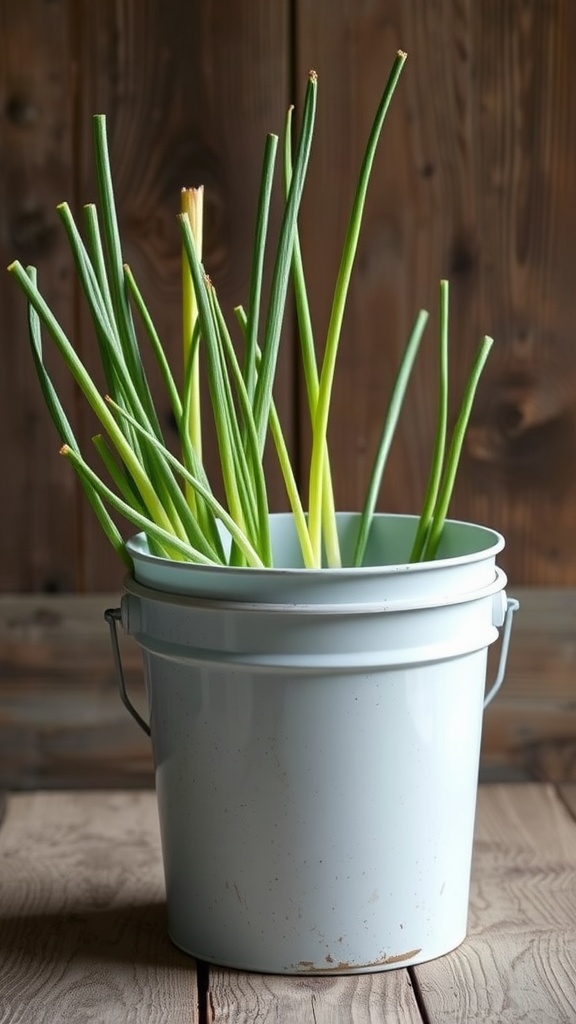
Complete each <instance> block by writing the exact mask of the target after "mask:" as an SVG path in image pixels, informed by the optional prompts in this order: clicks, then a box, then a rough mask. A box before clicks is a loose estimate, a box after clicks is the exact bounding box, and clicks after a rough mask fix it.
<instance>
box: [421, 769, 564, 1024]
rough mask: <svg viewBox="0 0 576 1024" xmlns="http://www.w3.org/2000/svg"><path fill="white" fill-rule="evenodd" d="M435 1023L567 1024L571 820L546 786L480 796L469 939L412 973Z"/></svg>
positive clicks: (488, 790)
mask: <svg viewBox="0 0 576 1024" xmlns="http://www.w3.org/2000/svg"><path fill="white" fill-rule="evenodd" d="M415 973H416V977H417V978H418V981H419V984H420V987H421V990H422V995H423V998H424V1002H425V1005H426V1008H427V1011H428V1013H429V1016H430V1020H431V1021H433V1022H434V1024H453V1022H454V1021H455V1020H466V1022H467V1024H474V1022H478V1024H480V1022H481V1024H484V1022H485V1021H498V1022H499V1024H518V1021H526V1022H530V1024H531V1022H532V1021H534V1022H536V1021H538V1022H540V1021H542V1022H543V1024H544V1022H545V1024H548V1022H549V1024H571V1022H572V1021H573V1020H574V1005H575V1001H576V980H575V979H576V822H575V821H574V819H573V818H572V817H571V816H570V815H569V814H568V812H567V810H566V807H565V806H564V805H563V803H562V802H561V800H560V799H559V797H558V795H557V793H556V791H555V789H554V788H553V787H552V786H542V785H534V784H528V785H521V786H486V787H482V788H481V789H480V793H479V800H478V817H477V826H476V836H475V847H474V866H473V875H472V888H471V903H470V917H469V935H468V939H467V940H466V941H465V943H464V944H463V945H462V946H461V947H460V949H459V950H457V951H456V952H454V953H452V954H450V955H448V956H446V957H442V958H440V959H439V960H436V961H434V962H433V963H429V964H424V965H422V966H420V967H417V968H415Z"/></svg>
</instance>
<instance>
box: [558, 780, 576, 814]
mask: <svg viewBox="0 0 576 1024" xmlns="http://www.w3.org/2000/svg"><path fill="white" fill-rule="evenodd" d="M558 790H559V792H560V795H561V797H562V799H563V801H564V803H565V804H566V806H567V807H568V809H569V811H570V812H571V814H573V815H574V818H576V782H567V783H564V784H563V785H562V786H559V787H558Z"/></svg>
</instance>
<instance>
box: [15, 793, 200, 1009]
mask: <svg viewBox="0 0 576 1024" xmlns="http://www.w3.org/2000/svg"><path fill="white" fill-rule="evenodd" d="M0 857H1V863H2V880H3V885H2V895H1V902H0V913H1V916H0V953H1V962H0V977H1V984H0V1018H1V1019H2V1021H3V1022H4V1024H24V1022H27V1021H34V1024H54V1022H55V1021H60V1020H61V1021H66V1022H69V1024H87V1022H89V1021H93V1022H94V1024H97V1022H98V1024H100V1022H103V1021H106V1024H140V1022H141V1021H143V1020H146V1022H147V1024H165V1022H166V1021H170V1024H194V1022H196V1021H197V1018H196V1015H195V1011H196V985H195V969H194V961H193V960H192V959H191V958H189V957H186V956H184V954H181V953H179V952H177V950H176V949H175V948H174V947H173V946H172V945H171V943H170V941H169V940H168V937H167V933H166V920H165V910H164V884H163V875H162V867H161V858H160V843H159V836H158V825H157V815H156V806H155V799H154V796H153V794H134V793H132V794H119V793H118V794H109V793H92V794H88V793H82V794H76V795H71V794H65V793H59V794H56V793H53V794H42V795H38V794H31V795H19V796H13V797H11V799H10V803H9V809H8V815H7V819H6V822H5V823H4V826H3V828H2V830H1V831H0Z"/></svg>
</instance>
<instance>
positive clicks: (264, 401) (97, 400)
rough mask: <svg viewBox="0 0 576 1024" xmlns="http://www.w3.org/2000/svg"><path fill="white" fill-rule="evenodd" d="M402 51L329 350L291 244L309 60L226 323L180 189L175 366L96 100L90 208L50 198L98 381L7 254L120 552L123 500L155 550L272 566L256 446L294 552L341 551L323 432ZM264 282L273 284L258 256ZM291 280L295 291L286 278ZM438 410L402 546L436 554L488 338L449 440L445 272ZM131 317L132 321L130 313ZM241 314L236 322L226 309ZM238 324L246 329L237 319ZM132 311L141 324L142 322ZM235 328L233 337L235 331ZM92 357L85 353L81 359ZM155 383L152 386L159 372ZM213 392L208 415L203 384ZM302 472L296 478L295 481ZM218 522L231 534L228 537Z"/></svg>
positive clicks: (392, 401) (387, 422)
mask: <svg viewBox="0 0 576 1024" xmlns="http://www.w3.org/2000/svg"><path fill="white" fill-rule="evenodd" d="M405 59H406V54H405V53H403V52H398V54H397V55H396V58H395V59H394V61H393V64H392V68H391V71H390V74H389V76H388V80H387V82H386V85H385V88H384V91H383V94H382V97H381V99H380V102H379V105H378V108H377V111H376V115H375V118H374V122H373V125H372V129H371V131H370V134H369V138H368V142H367V145H366V148H365V152H364V155H363V159H362V162H361V166H360V171H359V177H358V182H357V185H356V189H355V192H354V195H353V200H352V207H351V211H350V215H349V220H348V225H347V230H346V234H345V238H344V242H343V247H342V252H341V256H340V262H339V269H338V273H337V276H336V281H335V284H334V289H333V298H332V305H331V310H330V317H329V322H328V327H327V333H326V338H325V342H324V345H323V354H322V359H321V362H319V358H318V354H317V351H316V346H315V333H317V332H315V329H314V326H313V323H312V316H311V310H310V302H309V289H308V286H307V282H306V275H305V269H304V262H305V261H304V254H303V253H302V248H301V243H300V233H299V227H298V217H299V211H300V205H301V200H302V196H303V191H304V187H305V181H306V175H307V170H308V164H309V160H310V154H311V147H312V140H313V133H314V123H315V117H316V103H317V77H316V74H315V72H310V74H309V76H308V82H307V87H306V90H305V96H304V102H303V108H302V116H301V121H300V127H299V133H296V134H297V138H296V140H295V145H294V153H293V146H292V139H293V134H295V133H294V125H293V110H292V108H290V110H289V111H288V113H287V116H286V120H285V125H284V152H283V179H284V180H283V188H281V194H282V196H283V212H282V216H281V218H280V227H279V230H278V233H277V236H276V237H275V239H272V240H271V239H270V237H269V220H270V210H271V204H272V202H273V199H274V185H275V180H274V176H275V165H276V154H277V147H278V137H277V136H276V135H268V137H267V139H266V142H265V147H264V156H263V162H262V170H261V176H260V185H259V192H258V197H257V209H256V218H255V225H254V236H253V246H252V256H251V261H250V278H249V294H248V302H247V305H246V312H245V308H244V307H243V306H237V307H236V309H235V310H234V313H235V316H236V319H237V321H238V323H237V324H233V325H234V327H235V330H236V337H235V336H234V333H233V331H232V329H231V327H229V326H228V321H227V319H226V317H225V315H224V312H223V311H222V309H221V306H220V303H219V301H218V296H217V294H216V289H215V288H214V286H213V284H212V281H211V280H210V278H209V276H208V273H207V271H206V269H205V267H204V264H203V257H202V248H203V227H202V222H203V189H202V187H200V188H198V189H194V188H186V189H183V190H182V192H181V200H180V213H179V214H178V221H179V223H178V222H176V220H175V236H177V229H178V227H179V229H180V247H181V253H182V270H181V287H182V365H181V366H180V367H178V368H177V369H175V368H174V367H172V366H170V364H169V361H168V358H167V355H166V351H165V349H164V346H163V343H162V339H161V338H160V337H159V335H158V332H157V330H156V327H155V325H154V323H153V320H152V317H151V315H150V312H149V308H148V306H147V303H146V299H145V297H144V295H143V293H142V291H141V289H140V287H139V285H138V283H137V281H136V279H135V277H134V274H133V272H132V270H131V269H130V267H128V266H127V265H126V263H125V262H124V259H123V255H122V245H121V238H120V231H119V227H118V213H117V210H116V203H115V197H114V187H113V181H112V172H111V166H110V154H109V151H108V140H107V130H106V118H105V117H104V115H96V116H95V117H94V121H93V124H94V136H93V138H94V151H95V164H96V180H97V193H98V202H97V204H92V203H90V204H87V205H86V206H85V207H84V219H83V224H81V225H80V226H78V225H77V223H76V221H75V219H74V216H73V214H72V211H71V210H70V208H69V206H68V205H67V203H61V204H60V206H59V207H58V212H59V215H60V218H61V221H62V224H63V227H64V230H65V232H66V235H67V239H68V243H69V246H70V251H71V253H72V257H73V260H74V263H75V267H76V272H77V275H78V281H79V284H80V286H81V290H82V293H83V296H84V300H85V302H86V305H87V308H88V311H89V314H90V317H91V319H92V323H93V325H94V331H95V337H96V345H97V350H98V354H99V357H100V363H101V371H102V374H103V377H104V379H105V381H106V390H107V392H108V394H106V395H103V394H101V393H100V389H99V387H97V385H96V383H95V381H94V379H93V377H92V376H91V374H90V373H89V372H88V369H87V366H86V365H85V363H84V362H83V361H82V359H81V358H80V356H79V354H78V352H77V350H76V348H75V346H74V345H73V344H72V342H71V340H70V339H69V338H68V336H67V335H66V333H65V331H64V330H63V329H62V327H61V325H60V323H59V321H58V319H57V318H56V317H55V315H54V313H53V312H52V310H51V309H50V307H49V305H48V304H47V302H46V300H45V299H44V298H43V296H42V294H41V292H40V290H39V287H38V282H37V276H36V271H35V269H34V268H33V267H28V268H26V269H25V268H24V267H23V266H22V265H21V264H20V263H19V262H18V261H17V260H16V261H14V262H13V263H12V264H11V265H10V267H9V270H10V272H11V274H12V275H13V276H14V278H15V279H16V281H17V283H18V284H19V286H20V288H21V289H22V290H23V292H24V294H25V296H26V298H27V301H28V327H29V335H30V343H31V349H32V358H33V362H34V366H35V369H36V373H37V376H38V380H39V383H40V388H41V391H42V394H43V396H44V400H45V402H46V405H47V407H48V410H49V413H50V415H51V417H52V420H53V422H54V424H55V427H56V430H57V432H58V434H59V436H60V441H61V445H62V448H61V451H62V454H63V455H64V456H65V457H66V458H67V459H68V461H69V462H70V463H71V465H72V466H73V468H74V470H75V472H76V473H77V475H78V479H79V481H80V484H81V486H82V487H83V489H84V491H85V493H86V495H87V497H88V500H89V502H90V504H91V505H92V508H93V509H94V512H95V514H96V516H97V518H98V521H99V522H100V524H101V526H102V529H103V530H104V533H105V534H106V536H107V537H108V539H109V540H110V542H111V544H112V545H113V547H114V548H115V550H116V551H117V552H118V554H119V555H120V556H121V557H122V558H123V559H124V560H125V561H126V562H127V564H128V565H130V559H129V557H128V555H127V552H126V548H125V544H124V540H123V539H122V535H121V533H120V531H119V529H118V527H117V525H116V523H115V521H114V519H113V518H112V514H114V515H115V516H118V515H119V516H121V517H122V518H124V520H126V522H128V523H129V524H130V525H131V527H137V528H139V529H141V530H143V531H144V533H145V534H146V537H147V540H148V545H149V549H150V550H151V551H153V552H154V553H155V554H159V555H161V556H162V557H165V558H172V559H178V560H185V561H192V562H197V563H199V564H202V565H235V566H240V567H247V568H250V567H252V568H254V567H257V568H262V567H264V566H271V565H272V544H271V535H270V514H269V494H268V484H267V479H266V475H265V471H264V466H263V462H264V452H265V448H266V445H267V444H268V442H269V441H270V442H271V443H272V445H273V447H274V449H275V452H276V456H277V459H278V465H279V468H280V473H281V475H282V479H283V481H284V486H285V490H286V495H287V498H288V501H289V505H290V508H291V510H292V514H293V517H294V524H295V528H296V531H297V535H298V538H299V542H300V547H301V552H302V564H303V565H304V566H305V567H306V568H309V569H314V568H320V567H321V566H322V564H324V563H325V564H326V565H328V566H329V567H338V566H340V564H341V552H340V545H339V538H338V529H337V516H336V505H335V498H334V491H333V485H332V470H331V461H330V452H329V447H328V423H329V414H330V403H331V396H332V390H333V385H334V378H335V372H336V362H337V354H338V349H339V345H340V338H341V333H342V326H343V320H344V313H345V307H346V301H347V295H348V290H349V285H350V280H351V275H352V270H353V265H354V260H355V256H356V252H357V247H358V241H359V236H360V230H361V225H362V219H363V213H364V207H365V201H366V195H367V189H368V184H369V180H370V177H371V172H372V167H373V162H374V157H375V153H376V148H377V146H378V143H379V139H380V134H381V131H382V128H383V125H384V121H385V118H386V114H387V112H388V109H389V106H390V102H391V99H392V96H393V93H394V91H395V89H396V86H397V83H398V80H399V77H400V74H401V72H402V68H403V66H404V62H405ZM267 261H268V262H269V264H270V267H271V271H270V275H269V278H270V283H269V284H268V285H267V286H266V287H265V283H264V282H265V278H266V279H267V278H268V275H265V272H264V271H265V266H266V263H267ZM291 285H292V289H293V292H292V293H290V292H289V289H290V286H291ZM289 294H293V297H294V302H295V308H296V327H297V331H298V337H299V345H298V350H297V351H298V358H299V360H300V361H301V366H302V370H303V377H304V381H305V387H306V396H307V403H308V415H309V420H310V426H311V435H312V437H311V442H312V444H311V455H310V465H309V466H308V467H307V471H306V469H305V470H304V472H303V476H304V477H305V478H306V484H307V498H308V507H307V510H306V506H305V502H304V500H303V497H302V494H303V491H305V487H304V486H303V484H302V481H300V482H299V481H298V472H297V469H296V467H295V465H294V463H293V461H291V458H290V454H289V446H288V444H287V441H286V438H285V436H284V432H283V429H282V423H281V420H280V416H279V414H278V409H277V405H276V402H275V399H274V389H275V385H276V376H277V366H278V354H279V347H280V343H281V337H282V333H283V329H284V328H285V312H286V304H287V301H288V296H289ZM426 319H427V313H426V312H425V311H423V310H421V311H420V312H419V313H418V316H417V317H416V320H415V322H414V325H413V327H412V330H411V333H410V335H409V337H408V340H407V343H406V346H405V348H404V352H403V355H402V358H401V360H400V365H399V369H398V370H397V373H396V377H395V380H394V382H393V385H392V389H391V394H390V398H389V401H388V409H387V412H386V415H385V417H384V422H383V426H382V431H381V435H380V439H379V444H378V447H377V450H376V454H375V457H374V463H373V466H372V471H371V474H370V478H369V481H368V485H367V489H366V496H365V499H364V503H363V509H362V513H361V516H360V525H359V531H358V539H357V544H356V549H355V552H354V556H353V564H354V565H361V564H362V562H363V559H364V555H365V548H366V544H367V541H368V538H369V534H370V527H371V523H372V520H373V516H374V512H375V509H376V506H377V503H378V500H379V496H380V494H381V490H382V482H383V476H384V472H385V468H386V464H387V461H388V456H389V453H390V450H391V446H392V443H393V439H394V436H395V432H396V429H397V425H398V422H399V417H400V414H401V411H402V408H403V403H404V398H405V394H406V390H407V387H408V384H409V380H410V376H411V373H412V370H413V367H414V364H415V360H416V357H417V353H418V351H419V347H420V343H421V340H422V336H423V332H424V327H425V323H426ZM439 319H440V332H439V335H440V337H439V348H438V410H437V423H436V436H435V441H434V446H433V452H432V460H431V468H430V472H429V477H428V482H427V487H426V492H425V496H424V501H423V507H422V513H421V516H420V519H419V523H418V528H417V531H416V536H415V539H414V544H413V550H412V559H413V560H420V559H430V558H434V557H436V553H437V550H438V545H439V543H440V539H441V535H442V530H443V526H444V522H445V518H446V515H447V511H448V507H449V503H450V500H451V496H452V492H453V489H454V484H455V479H456V473H457V468H458V464H459V459H460V456H461V452H462V446H463V442H464V436H465V432H466V428H467V425H468V422H469V418H470V413H471V409H472V403H473V400H474V395H475V392H476V389H477V386H478V382H479V380H480V376H481V373H482V371H483V368H484V365H485V362H486V358H487V356H488V351H489V349H490V346H491V344H492V342H491V339H489V338H487V337H486V338H484V341H483V343H482V344H481V346H480V349H479V351H478V353H477V356H476V358H475V360H474V363H473V366H472V369H471V372H470V377H469V380H468V382H467V384H466V387H465V389H464V395H463V399H462V404H461V408H460V412H459V414H458V417H457V420H456V423H455V427H454V430H453V434H452V438H451V441H450V445H449V447H448V450H447V424H448V283H447V282H446V281H442V282H441V285H440V313H439ZM135 320H136V323H135ZM232 322H233V321H232ZM238 324H239V325H240V331H239V332H238ZM136 327H137V328H138V332H137V329H136ZM43 331H44V332H45V333H46V335H47V336H48V337H49V338H50V339H51V341H52V343H53V345H54V347H55V349H56V350H57V352H58V353H59V354H60V356H61V358H62V359H63V361H64V364H65V366H66V367H67V369H68V372H69V373H70V375H71V376H72V378H73V380H74V381H75V382H76V384H77V385H78V388H79V390H80V394H81V395H82V396H83V398H84V399H85V401H86V402H87V403H88V405H89V406H90V407H91V409H92V410H93V411H94V413H95V414H96V417H97V418H98V420H99V422H100V426H101V432H98V433H96V434H95V436H94V437H93V438H92V443H93V448H92V449H91V451H92V454H93V455H94V453H95V457H96V458H97V463H98V469H99V471H100V470H101V471H102V472H103V474H104V476H105V478H106V480H107V481H108V482H104V479H102V478H101V476H100V475H99V472H96V470H95V469H93V468H92V465H90V464H89V463H88V461H87V459H86V458H85V455H84V453H83V452H82V451H81V450H80V445H79V444H78V441H77V439H76V437H75V435H74V432H73V430H72V427H71V423H70V419H69V418H68V415H67V413H66V411H65V409H64V406H63V404H62V403H61V401H60V399H59V397H58V394H57V392H56V389H55V387H54V384H53V381H52V378H51V377H50V375H49V373H48V370H47V367H46V364H45V361H44V352H43V341H42V332H43ZM238 334H239V336H238ZM140 338H141V339H142V344H143V345H146V346H147V347H148V348H149V350H150V352H149V354H150V355H151V356H152V366H153V368H154V370H155V372H156V374H157V376H158V377H159V381H160V383H161V385H162V387H163V394H164V407H165V406H168V407H169V408H170V409H171V411H172V414H173V417H174V421H175V424H176V428H177V432H178V445H177V447H178V446H179V451H178V452H177V453H175V452H174V451H172V450H171V447H168V445H167V443H166V441H165V439H164V436H163V430H162V427H161V423H162V417H161V416H159V414H158V411H157V407H156V405H155V403H154V400H153V397H152V389H151V387H150V385H149V383H148V378H147V374H146V372H145V369H144V360H143V357H142V352H141V348H140V340H139V339H140ZM90 363H92V360H90ZM154 390H155V389H154ZM206 392H207V395H208V398H209V405H210V407H211V417H210V416H205V415H203V414H204V408H203V407H202V405H201V396H202V397H204V395H205V393H206ZM206 431H212V434H213V437H214V440H215V442H216V446H217V451H218V457H219V469H220V472H219V475H218V484H217V488H216V491H217V493H220V491H222V490H223V492H224V496H223V498H221V499H220V498H216V496H215V492H214V490H213V487H212V484H211V481H210V479H209V475H208V472H207V468H206V466H205V464H204V448H207V449H208V448H209V447H210V445H209V444H205V443H204V442H205V437H204V433H205V432H206ZM299 484H300V485H299ZM225 538H226V539H225Z"/></svg>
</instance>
